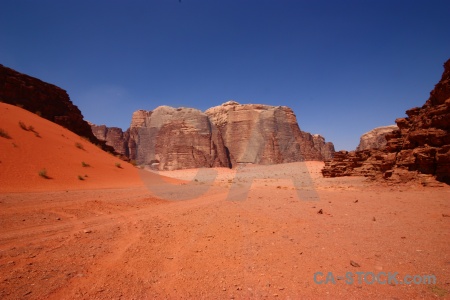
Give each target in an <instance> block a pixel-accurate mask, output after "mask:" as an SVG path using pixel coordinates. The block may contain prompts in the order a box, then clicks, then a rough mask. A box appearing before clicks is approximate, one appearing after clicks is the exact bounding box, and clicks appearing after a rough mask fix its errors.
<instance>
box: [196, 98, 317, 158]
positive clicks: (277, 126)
mask: <svg viewBox="0 0 450 300" xmlns="http://www.w3.org/2000/svg"><path fill="white" fill-rule="evenodd" d="M205 113H206V114H207V115H208V116H209V118H210V119H211V122H212V123H213V124H215V125H216V126H217V128H218V129H219V131H220V132H221V134H222V137H223V142H224V144H225V147H226V148H227V149H228V151H229V153H230V160H231V164H232V165H235V164H239V163H253V164H279V163H287V162H294V161H303V160H321V159H322V154H321V153H320V151H318V150H317V149H316V148H315V147H314V141H313V138H312V136H311V135H310V134H307V133H304V132H302V131H300V128H299V126H298V124H297V119H296V116H295V114H294V112H293V111H292V110H291V109H290V108H289V107H286V106H270V105H261V104H245V105H241V104H239V103H237V102H235V101H229V102H226V103H224V104H222V105H220V106H216V107H212V108H210V109H208V110H206V111H205Z"/></svg>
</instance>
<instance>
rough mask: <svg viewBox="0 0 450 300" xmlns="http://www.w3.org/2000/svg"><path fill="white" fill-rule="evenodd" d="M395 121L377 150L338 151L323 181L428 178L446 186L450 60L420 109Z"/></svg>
mask: <svg viewBox="0 0 450 300" xmlns="http://www.w3.org/2000/svg"><path fill="white" fill-rule="evenodd" d="M406 114H407V116H408V117H406V118H399V119H396V120H395V122H396V124H397V126H398V129H397V130H394V131H392V132H391V133H388V134H386V135H385V137H386V145H385V146H384V147H383V148H381V149H378V150H362V151H352V152H347V151H341V152H338V153H336V154H335V156H334V159H333V160H331V161H328V162H327V163H326V165H325V167H324V169H323V170H322V174H323V175H324V176H325V177H335V176H349V175H364V176H370V177H382V178H386V179H388V178H389V179H390V180H393V181H408V180H412V179H414V178H418V176H419V175H420V174H428V175H433V176H435V177H436V179H437V180H439V181H442V182H446V183H447V184H450V133H449V130H450V59H449V60H448V61H447V62H446V63H445V64H444V73H443V75H442V78H441V80H440V81H439V83H438V84H437V85H436V86H435V88H434V90H432V91H431V93H430V98H429V99H428V100H427V101H426V102H425V104H424V105H423V106H422V107H415V108H412V109H409V110H407V111H406Z"/></svg>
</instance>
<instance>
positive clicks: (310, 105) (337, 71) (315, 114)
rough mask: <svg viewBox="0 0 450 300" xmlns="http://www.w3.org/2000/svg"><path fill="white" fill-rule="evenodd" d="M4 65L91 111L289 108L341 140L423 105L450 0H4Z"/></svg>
mask: <svg viewBox="0 0 450 300" xmlns="http://www.w3.org/2000/svg"><path fill="white" fill-rule="evenodd" d="M0 7H1V9H0V63H1V64H3V65H5V66H7V67H10V68H13V69H15V70H17V71H20V72H23V73H26V74H29V75H31V76H35V77H38V78H40V79H42V80H44V81H47V82H50V83H53V84H55V85H57V86H59V87H61V88H63V89H65V90H67V92H68V93H69V95H70V97H71V100H72V101H73V102H74V104H75V105H77V106H78V107H79V108H80V109H81V111H82V113H83V115H84V117H85V119H86V120H89V121H91V122H93V123H96V124H106V125H108V126H118V127H122V128H123V129H126V128H128V126H129V123H130V120H131V114H132V113H133V111H135V110H137V109H146V110H152V109H154V108H156V107H157V106H159V105H170V106H174V107H179V106H184V107H195V108H198V109H201V110H206V109H207V108H209V107H212V106H216V105H219V104H221V103H223V102H226V101H228V100H231V99H232V100H235V101H238V102H240V103H263V104H270V105H286V106H289V107H291V108H292V109H293V110H294V112H295V113H296V115H297V119H298V122H299V125H300V128H301V129H302V130H304V131H308V132H311V133H319V134H321V135H323V136H324V137H325V138H326V140H327V141H331V142H333V143H334V144H335V146H336V149H337V150H340V149H347V150H352V149H354V148H355V147H356V146H357V144H358V142H359V137H360V135H361V134H363V133H364V132H367V131H369V130H370V129H372V128H374V127H378V126H383V125H389V124H394V120H395V119H396V118H398V117H403V116H405V114H404V111H405V110H407V109H409V108H412V107H414V106H421V105H422V104H423V103H424V102H425V100H427V99H428V96H429V92H430V91H431V90H432V89H433V87H434V85H435V84H436V83H437V82H438V81H439V79H440V77H441V74H442V71H443V68H442V64H443V63H444V62H445V61H446V60H447V59H448V58H450V25H449V23H448V20H449V18H448V16H449V15H450V1H448V0H445V1H433V0H427V1H410V0H408V1H400V0H389V1H385V0H376V1H375V0H374V1H369V0H358V1H352V0H342V1H338V0H335V1H330V0H328V1H321V0H314V1H313V0H308V1H303V0H292V1H289V0H220V1H219V0H182V1H181V2H180V1H179V0H143V1H137V0H130V1H118V0H101V1H100V0H89V1H86V0H77V1H72V0H67V1H61V0H52V1H49V0H39V1H36V0H28V1H23V0H14V1H9V0H1V5H0Z"/></svg>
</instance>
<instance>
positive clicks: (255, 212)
mask: <svg viewBox="0 0 450 300" xmlns="http://www.w3.org/2000/svg"><path fill="white" fill-rule="evenodd" d="M0 120H1V121H0V128H1V129H3V130H5V131H6V132H7V133H8V134H9V135H10V137H11V138H10V139H7V138H4V137H0V149H1V151H0V161H1V162H0V169H1V173H0V299H412V298H416V299H417V298H419V299H422V298H423V299H449V298H450V243H449V241H450V204H449V199H450V187H449V186H447V185H441V186H434V187H423V186H421V185H419V184H417V183H409V184H403V185H388V184H386V183H379V182H370V181H367V180H366V179H365V178H363V177H351V178H348V177H347V178H322V176H321V174H320V170H321V168H322V167H323V163H322V162H306V163H304V162H297V163H289V164H281V165H274V166H251V165H247V166H242V167H239V168H237V169H233V170H230V169H224V168H216V169H190V170H178V171H171V172H158V173H155V172H151V171H149V170H142V169H139V168H136V167H134V166H132V165H130V164H128V163H126V162H123V161H120V160H119V159H118V158H116V157H114V156H112V155H110V154H107V153H105V152H103V151H102V150H100V149H99V148H97V147H96V146H94V145H92V144H90V143H89V142H87V141H85V140H83V139H82V138H80V137H79V136H77V135H75V134H73V133H71V132H69V131H67V130H65V129H64V128H62V127H60V126H58V125H55V124H53V123H51V122H49V121H46V120H43V119H41V118H39V117H38V116H36V115H34V114H32V113H29V112H26V111H24V110H22V109H20V108H17V107H13V106H10V105H5V104H0ZM19 121H22V122H23V123H25V124H26V125H27V126H30V125H31V126H33V127H34V131H35V132H38V134H39V136H40V137H37V136H36V134H35V133H34V132H33V131H30V130H29V131H26V130H24V129H22V128H21V127H20V126H19V125H18V122H19ZM77 143H80V144H82V147H81V149H80V148H79V147H77V146H76V145H77ZM82 162H85V163H87V164H89V165H90V166H89V167H87V166H83V165H82ZM117 163H120V168H119V167H117V166H116V164H117ZM44 168H45V169H46V170H47V175H48V177H50V178H49V179H46V178H43V177H42V176H39V174H38V173H39V171H40V170H42V169H44ZM85 175H87V177H85ZM78 176H82V177H83V179H84V180H80V179H79V178H78ZM317 272H321V273H323V274H324V276H318V277H317V278H316V279H318V280H320V281H321V282H322V284H317V283H316V282H315V281H314V274H315V273H317ZM328 272H332V273H333V274H334V276H335V277H338V276H345V275H346V272H352V273H353V275H354V277H353V278H354V282H353V283H352V284H347V283H346V280H345V279H337V278H336V280H335V284H333V283H332V282H329V283H327V284H325V283H324V282H323V281H325V277H326V274H328ZM356 272H373V273H379V272H385V273H389V272H391V273H394V272H398V276H396V279H397V281H398V282H397V283H395V282H394V283H393V282H390V283H386V284H377V283H374V284H368V283H366V282H364V281H363V282H360V283H359V282H358V278H357V275H356ZM406 274H410V275H434V276H435V277H436V279H437V281H436V283H435V284H422V285H416V284H406V283H405V282H404V281H403V277H404V275H406Z"/></svg>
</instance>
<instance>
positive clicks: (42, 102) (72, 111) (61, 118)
mask: <svg viewBox="0 0 450 300" xmlns="http://www.w3.org/2000/svg"><path fill="white" fill-rule="evenodd" d="M0 101H2V102H5V103H9V104H12V105H16V106H20V107H22V108H24V109H26V110H28V111H31V112H33V113H36V114H38V115H39V116H41V117H43V118H45V119H47V120H50V121H52V122H55V123H57V124H59V125H61V126H63V127H65V128H67V129H69V130H70V131H73V132H74V133H76V134H78V135H79V136H83V137H86V138H88V139H89V140H90V141H91V142H93V143H95V144H102V143H100V142H99V141H98V140H97V138H95V136H94V135H93V134H92V130H91V127H90V126H89V124H88V123H87V122H86V121H85V120H84V119H83V115H82V114H81V112H80V110H79V109H78V107H77V106H75V105H73V103H72V101H70V98H69V95H68V94H67V92H66V91H65V90H63V89H61V88H59V87H57V86H55V85H53V84H49V83H46V82H43V81H41V80H39V79H37V78H34V77H31V76H28V75H25V74H22V73H19V72H17V71H14V70H13V69H10V68H7V67H5V66H3V65H0ZM107 149H108V150H111V151H112V148H107Z"/></svg>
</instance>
